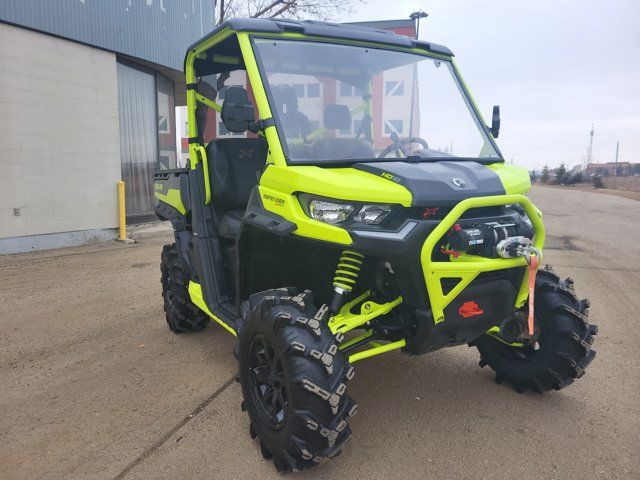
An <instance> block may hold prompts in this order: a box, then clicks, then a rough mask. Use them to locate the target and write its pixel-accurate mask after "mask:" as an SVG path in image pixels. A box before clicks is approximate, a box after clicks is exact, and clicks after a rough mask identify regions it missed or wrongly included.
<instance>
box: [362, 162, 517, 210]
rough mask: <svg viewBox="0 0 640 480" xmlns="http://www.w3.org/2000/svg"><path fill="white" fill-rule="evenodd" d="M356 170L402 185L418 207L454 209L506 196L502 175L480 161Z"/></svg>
mask: <svg viewBox="0 0 640 480" xmlns="http://www.w3.org/2000/svg"><path fill="white" fill-rule="evenodd" d="M353 168H356V169H358V170H362V171H364V172H367V173H371V174H373V175H377V176H380V177H382V178H385V179H387V180H388V181H390V182H395V183H397V184H400V185H402V186H403V187H405V188H406V189H407V190H409V192H410V193H411V197H412V200H411V205H412V206H414V207H428V206H433V205H437V206H453V205H456V204H458V203H459V202H461V201H462V200H465V199H467V198H470V197H486V196H491V195H504V194H505V193H506V192H505V189H504V186H503V184H502V181H501V180H500V176H498V174H497V173H495V172H494V171H493V170H491V169H490V168H487V167H486V166H485V165H482V164H480V163H477V162H468V161H467V162H451V161H440V162H423V163H408V162H399V161H395V162H371V163H358V164H355V165H354V166H353Z"/></svg>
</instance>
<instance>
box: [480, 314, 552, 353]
mask: <svg viewBox="0 0 640 480" xmlns="http://www.w3.org/2000/svg"><path fill="white" fill-rule="evenodd" d="M492 340H493V342H494V343H495V345H496V349H497V351H498V353H499V354H500V355H502V356H503V357H504V358H506V359H508V360H510V361H512V362H515V363H520V364H526V363H529V362H531V361H533V360H534V359H535V357H536V356H537V355H538V354H539V353H540V352H541V351H543V350H544V347H545V341H544V340H545V339H544V331H543V330H542V322H541V321H540V319H539V318H538V316H537V315H536V317H535V326H534V336H533V338H532V339H531V340H529V341H526V342H523V343H524V346H522V347H516V346H511V345H507V344H506V343H504V342H501V341H500V340H498V339H495V338H494V339H492Z"/></svg>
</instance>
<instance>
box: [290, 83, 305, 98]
mask: <svg viewBox="0 0 640 480" xmlns="http://www.w3.org/2000/svg"><path fill="white" fill-rule="evenodd" d="M293 89H294V90H295V92H296V97H298V98H302V97H304V83H294V84H293Z"/></svg>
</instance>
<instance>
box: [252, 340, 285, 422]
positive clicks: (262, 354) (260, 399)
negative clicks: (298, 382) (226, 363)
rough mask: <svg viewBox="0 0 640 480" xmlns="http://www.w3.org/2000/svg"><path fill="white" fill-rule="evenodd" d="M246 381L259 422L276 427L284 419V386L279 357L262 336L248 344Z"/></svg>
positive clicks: (282, 370)
mask: <svg viewBox="0 0 640 480" xmlns="http://www.w3.org/2000/svg"><path fill="white" fill-rule="evenodd" d="M249 383H250V388H251V395H252V398H253V402H254V403H255V405H256V408H257V410H258V413H259V415H260V417H261V418H262V420H263V422H264V423H265V424H266V425H268V426H269V427H271V428H273V429H275V430H279V429H280V428H282V427H283V426H284V424H285V421H286V418H287V405H288V403H287V399H288V394H287V388H286V382H285V375H284V369H283V367H282V360H281V359H280V356H279V355H278V354H277V352H276V350H275V349H274V348H273V346H272V345H271V343H270V342H269V340H268V339H267V338H266V337H265V336H264V335H256V336H255V337H253V339H252V340H251V344H250V345H249Z"/></svg>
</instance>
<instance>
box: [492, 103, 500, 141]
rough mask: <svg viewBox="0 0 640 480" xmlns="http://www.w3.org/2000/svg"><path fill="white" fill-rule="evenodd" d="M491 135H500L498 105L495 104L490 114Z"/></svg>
mask: <svg viewBox="0 0 640 480" xmlns="http://www.w3.org/2000/svg"><path fill="white" fill-rule="evenodd" d="M491 135H493V138H498V135H500V106H499V105H495V106H494V107H493V115H492V116H491Z"/></svg>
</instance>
